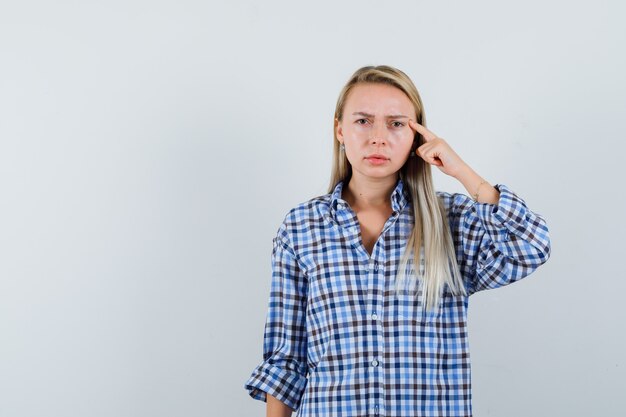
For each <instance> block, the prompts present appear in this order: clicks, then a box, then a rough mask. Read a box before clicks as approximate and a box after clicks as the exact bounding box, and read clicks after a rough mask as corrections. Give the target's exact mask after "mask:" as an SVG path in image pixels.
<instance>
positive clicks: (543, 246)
mask: <svg viewBox="0 0 626 417" xmlns="http://www.w3.org/2000/svg"><path fill="white" fill-rule="evenodd" d="M494 187H495V188H496V189H497V190H498V191H499V192H500V197H499V200H498V203H497V204H489V203H479V202H476V201H474V200H473V199H471V198H470V197H468V196H466V195H464V194H461V193H454V194H451V193H447V192H441V191H436V194H437V196H438V198H440V199H441V201H442V202H443V205H444V207H445V209H446V213H447V217H448V221H449V225H450V231H451V234H452V237H453V241H454V245H455V251H456V258H457V262H458V265H459V270H460V272H461V274H462V278H463V282H464V285H465V287H466V289H467V295H465V296H463V295H453V294H452V293H451V291H450V290H449V288H448V287H447V285H446V286H444V291H443V292H442V297H441V302H440V303H439V305H438V307H437V308H436V309H435V310H434V311H431V310H429V311H428V312H426V309H425V308H424V305H422V302H421V301H420V300H419V298H417V299H416V297H415V295H408V294H407V295H403V294H402V293H401V294H400V295H396V293H395V289H394V283H395V274H396V271H397V268H398V263H399V260H400V257H401V255H402V252H403V250H404V247H405V246H406V242H407V238H408V235H409V233H410V231H411V228H412V227H413V225H414V221H413V213H412V203H411V201H410V194H409V193H408V189H407V188H406V187H405V185H404V183H403V181H402V179H398V181H397V183H396V186H395V188H394V190H393V192H392V194H391V206H392V209H393V213H392V215H391V216H390V217H389V219H388V220H387V221H386V223H385V225H384V227H383V229H382V232H381V234H380V236H379V237H378V240H377V241H376V243H375V245H374V247H373V250H372V254H371V255H370V254H369V253H368V252H367V250H366V249H365V247H364V246H363V244H362V242H361V236H360V227H359V223H358V219H357V217H356V214H355V212H354V211H353V210H352V209H351V208H350V206H349V204H348V203H347V202H346V201H345V200H343V199H342V198H341V196H342V188H343V181H340V182H339V183H337V185H336V186H335V188H334V190H333V192H331V193H328V194H325V195H322V196H318V197H315V198H312V199H310V200H308V201H306V202H303V203H300V204H298V205H297V206H296V207H294V208H292V209H291V210H290V211H289V212H288V213H287V215H286V216H285V218H284V220H283V222H282V224H281V225H280V227H279V228H278V231H277V234H276V237H275V238H274V239H273V249H272V256H271V259H272V277H271V285H270V295H269V304H268V310H267V315H266V323H265V330H264V339H263V340H264V341H263V360H262V361H261V362H260V363H259V364H258V366H256V367H255V369H254V370H253V372H252V374H251V375H250V377H249V379H248V380H247V381H246V383H245V386H244V387H245V389H246V390H247V391H248V393H249V395H250V396H251V397H252V398H254V399H257V400H262V401H266V395H265V393H270V394H272V395H273V396H274V397H276V398H277V399H279V400H280V401H282V402H283V403H285V404H286V405H287V406H289V407H291V408H292V409H294V410H296V411H297V416H299V417H310V416H324V417H332V416H342V417H349V416H358V417H363V416H376V417H378V416H411V417H416V416H471V415H472V405H471V369H470V354H469V344H468V332H467V330H468V327H467V309H468V297H469V296H471V294H474V293H476V292H477V291H481V290H486V289H493V288H498V287H501V286H504V285H508V284H511V283H513V282H515V281H518V280H520V279H521V278H523V277H525V276H527V275H528V274H530V273H531V272H532V271H533V270H535V269H536V268H537V267H538V266H540V265H541V264H543V263H544V262H546V261H547V259H548V258H549V256H550V250H551V249H550V238H549V234H548V228H547V225H546V222H545V220H544V219H543V217H542V216H541V215H539V214H537V213H534V212H532V211H531V210H530V209H529V208H528V207H527V206H526V203H525V202H524V200H522V199H521V198H520V197H519V196H518V195H517V194H515V193H514V192H513V191H512V190H511V189H510V188H509V187H507V186H506V185H504V184H496V185H495V186H494ZM420 264H421V266H420V268H423V261H422V262H420ZM421 270H422V271H423V269H421Z"/></svg>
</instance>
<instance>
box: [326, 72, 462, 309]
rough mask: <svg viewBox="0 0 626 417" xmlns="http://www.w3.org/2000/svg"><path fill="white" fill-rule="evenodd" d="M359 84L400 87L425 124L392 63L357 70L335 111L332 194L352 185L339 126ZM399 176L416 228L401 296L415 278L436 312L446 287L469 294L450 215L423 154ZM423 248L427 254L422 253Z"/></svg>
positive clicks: (402, 270) (399, 277)
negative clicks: (341, 186)
mask: <svg viewBox="0 0 626 417" xmlns="http://www.w3.org/2000/svg"><path fill="white" fill-rule="evenodd" d="M359 83H381V84H387V85H391V86H393V87H396V88H398V89H400V90H401V91H402V92H404V94H406V95H407V97H408V98H409V100H411V103H413V107H414V108H415V114H416V116H417V117H416V119H417V120H416V121H417V122H418V123H419V124H421V125H423V126H426V118H425V114H424V106H423V105H422V99H421V98H420V95H419V93H418V91H417V88H416V87H415V85H414V84H413V82H412V81H411V79H410V78H409V77H408V76H407V75H406V74H405V73H404V72H402V71H400V70H399V69H397V68H393V67H391V66H387V65H378V66H365V67H362V68H359V69H358V70H356V72H355V73H354V74H353V75H352V76H351V77H350V79H349V80H348V82H347V83H346V85H345V86H344V87H343V89H342V90H341V92H340V94H339V98H338V99H337V106H336V108H335V119H336V120H335V119H334V120H333V139H334V140H333V168H332V174H331V178H330V185H329V189H328V192H329V193H330V192H332V191H333V189H334V188H335V186H336V185H337V183H338V182H339V181H344V184H346V185H347V182H348V181H349V179H350V177H351V176H352V166H351V165H350V163H349V162H348V158H347V157H346V155H345V152H340V151H339V141H338V140H337V131H336V123H337V122H341V121H342V119H343V110H344V107H345V103H346V100H347V98H348V94H349V93H350V91H351V90H352V88H353V87H354V86H355V85H357V84H359ZM423 143H424V138H423V137H422V135H421V134H419V133H416V135H415V140H414V144H413V146H412V148H411V152H414V151H415V149H416V148H418V147H419V146H420V145H421V144H423ZM399 175H400V178H401V179H402V181H403V182H404V184H405V187H407V188H408V191H409V194H410V196H411V202H412V207H413V217H414V219H415V224H414V227H413V230H412V231H411V233H410V235H409V238H408V240H407V244H406V247H405V250H404V253H403V254H402V257H401V259H400V263H399V266H398V273H397V274H396V280H395V284H396V285H395V290H396V292H397V293H398V292H400V291H403V290H404V289H405V288H406V280H407V279H408V278H410V279H411V280H412V281H414V282H415V284H414V285H411V288H410V291H411V293H414V294H420V293H421V297H422V303H426V304H425V305H426V309H427V310H431V311H432V310H435V309H436V308H437V307H438V306H439V303H440V301H441V299H440V297H441V296H442V294H443V288H444V286H445V285H446V284H447V285H448V287H449V288H450V290H451V291H452V293H453V294H456V295H459V294H463V295H466V289H465V286H464V285H463V281H462V278H461V273H460V272H459V267H458V264H457V262H456V255H455V249H454V243H453V241H452V235H451V233H450V227H449V225H448V220H447V213H446V211H445V208H444V206H443V203H442V201H440V199H439V198H438V197H437V195H436V193H435V188H434V185H433V179H432V174H431V168H430V164H428V163H426V162H425V161H424V160H423V159H422V158H420V157H418V156H416V157H414V158H408V159H407V161H406V163H405V164H404V165H403V166H402V168H400V170H399ZM422 248H423V249H424V253H422ZM411 255H413V258H412V259H413V260H416V259H417V260H420V262H422V261H423V262H424V276H423V277H422V278H423V279H419V277H420V274H419V273H418V270H419V268H415V267H411V266H409V261H411V259H410V258H411ZM424 260H425V261H424ZM412 263H413V265H417V262H415V261H413V262H412ZM420 283H421V284H422V290H420V288H419V287H420Z"/></svg>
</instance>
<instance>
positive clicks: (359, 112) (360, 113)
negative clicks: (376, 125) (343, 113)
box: [352, 111, 409, 119]
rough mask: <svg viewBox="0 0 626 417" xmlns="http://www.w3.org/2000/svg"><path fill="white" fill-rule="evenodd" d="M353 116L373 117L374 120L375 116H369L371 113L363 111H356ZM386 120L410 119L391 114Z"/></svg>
mask: <svg viewBox="0 0 626 417" xmlns="http://www.w3.org/2000/svg"><path fill="white" fill-rule="evenodd" d="M352 115H353V116H365V117H372V118H374V115H373V114H369V113H365V112H362V111H356V112H354V113H352ZM385 118H387V119H408V118H409V116H405V115H403V114H389V115H387V116H385Z"/></svg>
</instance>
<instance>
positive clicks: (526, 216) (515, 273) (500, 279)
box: [409, 120, 551, 293]
mask: <svg viewBox="0 0 626 417" xmlns="http://www.w3.org/2000/svg"><path fill="white" fill-rule="evenodd" d="M409 125H410V126H411V127H412V128H413V129H414V130H415V131H417V132H418V133H420V134H421V135H422V136H423V137H424V143H423V144H422V145H421V146H420V147H418V148H417V149H416V150H415V153H416V154H417V155H419V156H420V157H422V159H424V161H426V162H427V163H429V164H431V165H435V166H436V167H437V168H439V169H440V170H441V171H442V172H444V173H445V174H447V175H450V176H452V177H454V178H456V179H457V180H458V181H459V182H461V183H462V184H463V186H464V187H465V188H466V189H467V191H468V193H469V194H470V195H472V197H473V199H471V198H469V197H467V196H465V195H463V194H458V193H457V194H455V195H453V196H451V195H449V194H446V193H442V194H443V195H445V197H447V198H446V199H445V200H446V201H447V202H448V206H449V207H448V209H449V210H450V213H451V216H452V219H453V223H454V224H455V226H454V227H453V230H452V233H453V235H454V237H455V241H456V242H457V244H458V245H459V249H460V250H461V253H463V256H462V258H463V259H464V261H465V262H464V263H465V264H466V265H467V266H469V267H470V270H471V272H470V276H469V279H468V281H469V287H470V288H469V290H470V293H474V292H476V291H480V290H484V289H491V288H497V287H501V286H503V285H507V284H510V283H512V282H515V281H517V280H519V279H521V278H523V277H525V276H527V275H528V274H530V273H531V272H532V271H534V270H535V269H536V268H537V267H539V266H540V265H542V264H543V263H545V262H546V261H547V260H548V258H549V257H550V252H551V244H550V236H549V232H548V226H547V224H546V222H545V220H544V219H543V217H542V216H540V215H539V214H537V213H534V212H532V211H531V210H530V209H529V208H528V207H527V205H526V203H525V202H524V200H523V199H522V198H520V197H519V196H518V195H517V194H516V193H514V192H513V191H512V190H511V189H510V188H509V187H507V186H506V185H504V184H498V185H496V186H492V185H490V184H489V183H487V182H486V181H484V180H483V179H482V178H481V177H480V176H479V175H478V174H477V173H476V172H475V171H474V170H473V169H472V168H470V166H469V165H467V164H466V163H465V162H464V161H463V160H462V159H461V158H460V157H459V156H458V155H457V154H456V153H455V152H454V150H452V148H451V147H450V145H449V144H448V143H447V142H446V141H445V140H444V139H442V138H439V137H437V136H436V135H435V134H434V133H433V132H431V131H430V130H428V129H426V128H425V127H424V126H422V125H420V124H419V123H416V122H414V121H413V120H410V121H409Z"/></svg>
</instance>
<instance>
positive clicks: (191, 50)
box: [0, 0, 626, 417]
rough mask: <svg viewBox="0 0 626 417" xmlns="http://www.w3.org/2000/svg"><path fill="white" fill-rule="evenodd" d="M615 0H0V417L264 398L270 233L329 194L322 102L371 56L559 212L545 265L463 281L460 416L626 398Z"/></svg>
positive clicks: (582, 410) (477, 164) (620, 82)
mask: <svg viewBox="0 0 626 417" xmlns="http://www.w3.org/2000/svg"><path fill="white" fill-rule="evenodd" d="M625 12H626V6H624V5H623V2H619V1H614V2H604V1H593V2H592V1H586V2H583V1H545V0H542V1H526V2H501V1H479V0H477V1H471V2H461V1H458V2H434V1H432V2H426V1H397V2H381V1H376V2H374V1H366V0H359V1H345V2H339V1H337V2H325V1H317V2H307V3H304V2H294V1H280V2H278V1H264V2H257V1H229V2H213V1H206V0H204V1H189V0H177V1H147V0H145V1H143V0H142V1H140V0H124V1H119V0H115V1H54V2H49V1H12V2H9V1H4V0H3V1H2V2H1V3H0V193H1V197H0V393H1V394H0V416H1V417H35V416H37V417H39V416H47V417H52V416H63V417H84V416H90V417H99V416H102V417H105V416H106V417H110V416H116V417H127V416H128V417H130V416H142V417H143V416H145V417H161V416H186V417H195V416H255V415H256V416H264V415H265V403H263V402H260V401H254V400H252V399H251V398H250V397H249V396H248V394H247V392H246V391H245V390H244V388H243V384H244V382H245V381H246V380H247V378H248V377H249V375H250V373H251V372H252V370H253V369H254V367H255V366H256V365H257V364H258V363H259V362H260V361H261V359H262V341H263V340H262V337H263V325H264V322H265V314H266V311H267V302H268V297H269V284H270V274H271V269H270V253H271V240H272V238H273V237H274V235H275V233H276V230H277V228H278V226H279V225H280V222H281V221H282V219H283V217H284V215H285V214H286V213H287V211H288V210H289V209H290V208H291V207H293V206H294V205H296V204H298V203H300V202H302V201H305V200H307V199H309V198H312V197H315V196H318V195H321V194H324V193H326V192H327V188H328V185H329V184H328V181H329V178H330V167H331V166H330V161H331V150H332V120H333V112H334V106H335V102H336V99H337V96H338V94H339V91H340V89H341V87H342V86H343V84H344V83H345V82H346V81H347V79H348V77H349V76H350V75H351V74H352V73H353V72H354V71H355V70H356V69H357V68H359V67H361V66H364V65H378V64H387V65H392V66H395V67H397V68H400V69H402V70H403V71H405V72H406V73H407V74H408V75H409V76H410V77H411V78H412V80H413V81H414V83H415V84H416V86H417V88H418V90H419V92H420V94H421V96H422V99H423V101H424V105H425V111H426V120H427V125H428V127H429V128H430V129H431V130H432V131H434V132H435V133H436V134H438V135H439V136H441V137H443V138H444V139H446V141H447V142H448V143H449V144H450V145H451V146H452V147H453V149H454V150H455V151H456V152H457V153H458V154H459V155H460V156H461V157H462V158H463V159H464V160H465V161H466V162H467V163H468V164H469V165H470V166H472V168H473V169H474V170H475V171H477V172H478V173H479V174H480V175H481V176H483V177H484V178H485V179H487V180H488V181H489V182H490V183H492V184H497V183H502V184H506V185H508V186H509V187H510V188H511V189H512V190H514V191H515V192H516V193H518V195H520V196H521V197H522V198H523V199H524V200H525V201H526V203H527V204H528V206H529V207H530V208H531V210H533V211H535V212H537V213H540V214H541V215H543V216H544V217H545V219H546V220H547V223H548V226H549V229H550V235H551V239H552V256H551V258H550V260H549V261H548V263H547V264H545V265H543V266H542V267H540V268H539V269H538V270H537V271H536V272H535V273H533V274H532V275H530V276H529V277H527V278H526V279H524V280H522V281H520V282H518V283H515V284H512V285H510V286H508V287H504V288H501V289H497V290H491V291H485V292H482V293H478V294H476V295H474V296H472V297H471V298H470V313H469V326H470V345H471V353H472V371H473V399H474V411H475V415H476V416H508V417H516V416H529V415H532V416H565V415H567V416H590V415H595V416H611V415H618V414H619V413H621V412H623V410H624V407H625V406H626V399H625V396H624V392H626V383H625V382H624V381H626V362H625V361H624V354H625V353H626V337H625V335H624V322H625V318H626V314H625V313H624V294H625V293H626V279H625V278H626V276H625V273H624V269H623V265H624V254H623V251H624V244H623V240H624V235H625V232H626V230H625V227H624V215H625V213H626V204H625V199H624V174H623V171H624V153H625V150H626V149H625V146H624V140H626V136H625V135H624V120H625V119H624V116H626V94H625V93H626V82H625V79H624V74H626V55H625V54H624V51H625V50H626V49H625V46H626V42H625V41H626V29H625V27H624V15H625ZM433 173H434V174H433V175H434V177H435V185H436V188H437V189H440V190H445V191H450V192H465V193H467V192H466V190H465V189H464V188H463V187H462V185H461V184H460V183H458V182H457V181H456V180H454V179H453V178H450V177H447V176H446V175H445V174H443V173H442V172H440V171H439V170H438V169H437V168H436V167H433Z"/></svg>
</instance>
